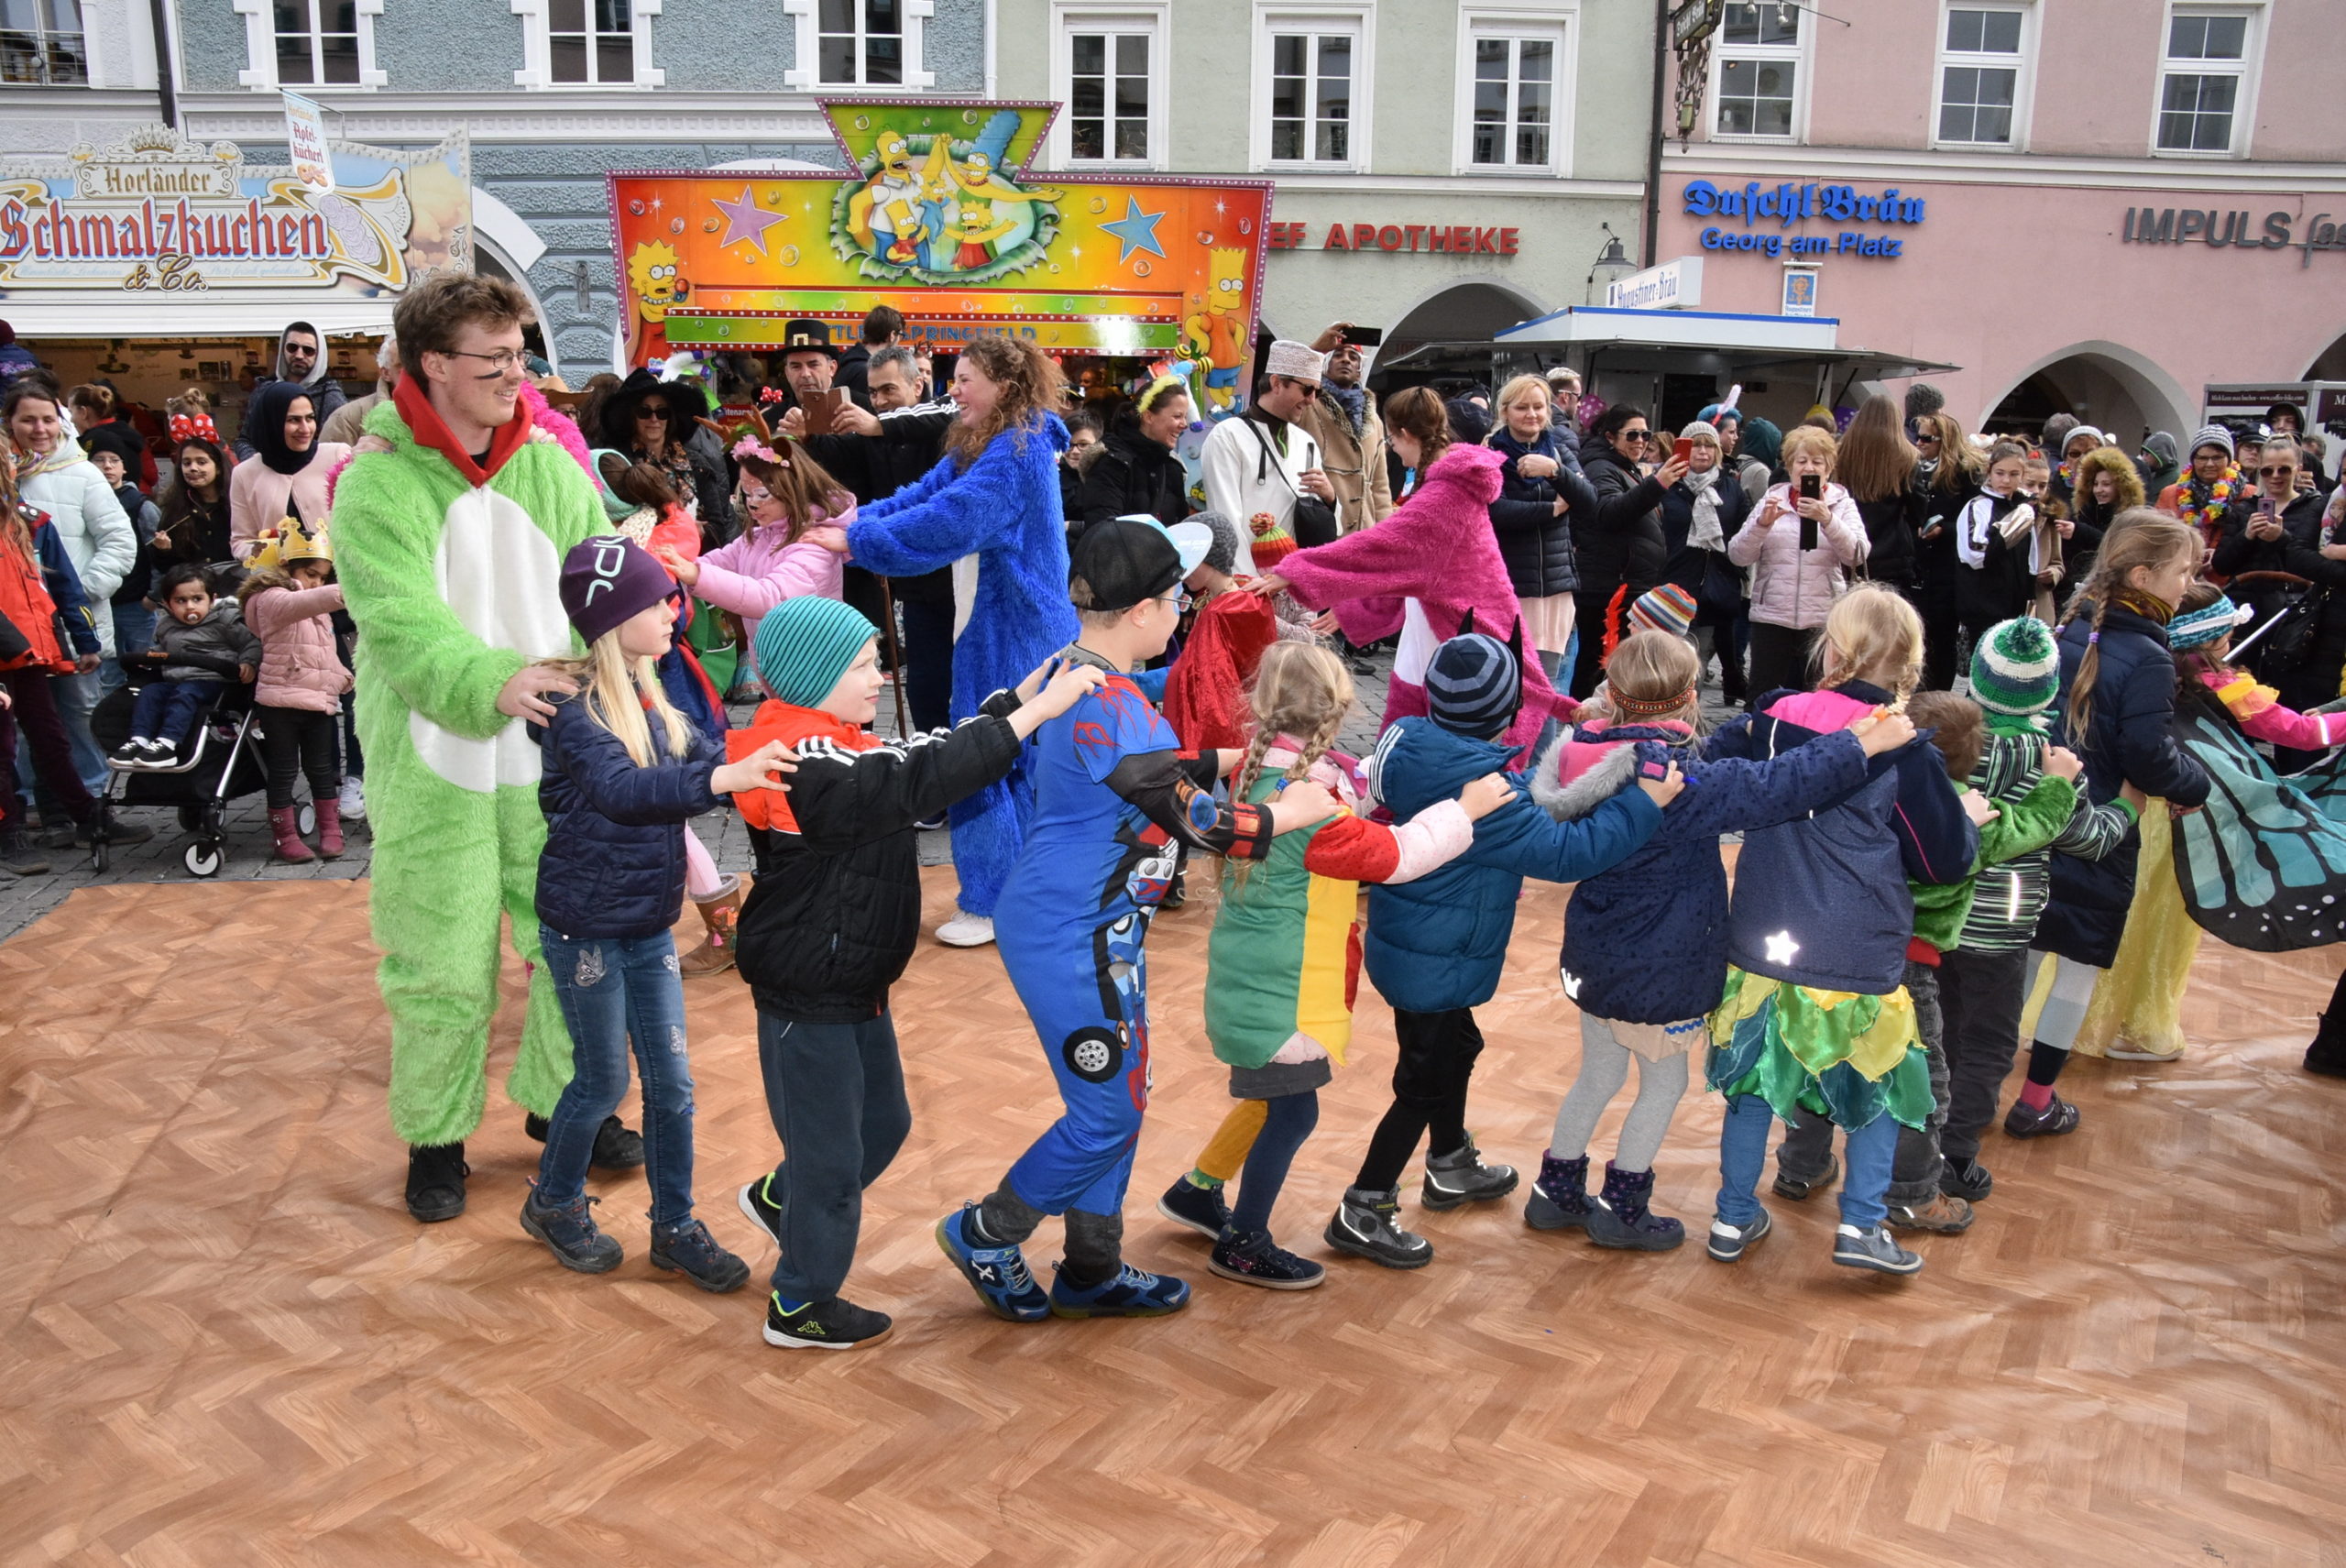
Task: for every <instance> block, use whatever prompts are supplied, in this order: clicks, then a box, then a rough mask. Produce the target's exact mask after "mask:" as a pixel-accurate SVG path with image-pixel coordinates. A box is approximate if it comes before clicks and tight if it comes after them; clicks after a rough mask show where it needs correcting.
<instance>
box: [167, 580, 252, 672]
mask: <svg viewBox="0 0 2346 1568" xmlns="http://www.w3.org/2000/svg"><path fill="white" fill-rule="evenodd" d="M148 652H149V655H150V657H151V656H154V655H159V656H160V659H161V668H162V678H163V679H165V680H167V681H233V680H235V679H236V675H237V666H238V665H240V664H249V665H251V666H252V667H253V668H254V669H255V670H258V669H259V668H260V660H261V646H260V639H259V638H258V637H256V636H254V635H253V634H252V631H251V629H250V628H248V627H247V626H246V625H245V618H244V614H243V612H242V611H241V610H239V609H237V608H236V600H235V599H214V600H213V601H212V609H210V611H209V612H207V613H206V614H205V616H204V618H203V620H199V621H197V622H196V623H195V624H194V625H193V626H190V625H188V624H187V623H186V622H185V621H183V620H180V619H179V618H178V617H177V616H173V615H165V616H163V617H162V618H161V619H160V620H157V621H156V623H155V642H154V646H153V647H152V648H151V649H150V650H148Z"/></svg>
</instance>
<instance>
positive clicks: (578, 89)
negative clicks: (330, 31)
mask: <svg viewBox="0 0 2346 1568" xmlns="http://www.w3.org/2000/svg"><path fill="white" fill-rule="evenodd" d="M377 3H378V4H380V0H377ZM512 3H513V14H514V15H515V16H519V17H521V59H522V61H523V63H522V66H521V70H519V71H515V72H514V73H513V85H515V86H516V87H528V88H531V89H532V90H536V91H543V92H549V93H630V92H639V91H641V90H642V89H644V88H647V87H664V86H666V85H667V83H668V73H667V71H663V70H662V69H661V68H660V67H659V66H656V65H654V64H652V17H654V16H658V15H659V14H660V3H661V0H633V4H632V5H630V7H629V16H628V19H629V21H630V23H632V24H633V27H632V29H631V30H632V32H633V34H634V38H635V80H634V81H633V82H556V81H555V80H554V18H553V16H552V15H551V13H550V12H549V10H548V7H547V4H546V0H512ZM593 3H594V0H587V4H589V5H592V4H593Z"/></svg>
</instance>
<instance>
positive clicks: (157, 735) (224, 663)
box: [107, 563, 260, 771]
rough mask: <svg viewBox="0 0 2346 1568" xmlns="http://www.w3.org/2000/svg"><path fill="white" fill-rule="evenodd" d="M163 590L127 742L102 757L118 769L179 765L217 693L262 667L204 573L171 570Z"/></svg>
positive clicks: (228, 602) (254, 641)
mask: <svg viewBox="0 0 2346 1568" xmlns="http://www.w3.org/2000/svg"><path fill="white" fill-rule="evenodd" d="M161 591H162V596H163V610H164V613H165V619H164V620H161V621H160V622H159V623H158V624H157V626H156V628H155V645H154V646H153V647H152V648H149V649H148V650H147V652H144V653H142V654H140V655H139V656H138V661H137V662H138V663H139V664H140V665H141V666H142V667H144V668H145V669H146V670H148V671H149V672H152V674H151V675H150V678H149V679H148V681H147V682H146V683H145V684H144V685H141V686H140V687H139V690H138V696H137V700H136V701H135V702H134V703H133V704H132V707H131V710H130V739H129V740H126V741H125V742H123V744H122V745H120V746H118V747H116V748H115V751H114V754H113V755H112V756H111V757H109V758H108V759H107V761H108V762H110V763H111V764H112V765H113V766H114V767H115V768H116V769H118V770H119V769H134V770H140V771H146V770H158V771H159V770H161V769H165V768H176V767H178V766H179V765H180V760H181V759H180V752H181V750H182V748H183V747H184V745H185V743H186V741H187V738H188V733H189V731H190V730H192V729H194V728H195V720H196V716H197V715H198V714H199V713H202V712H203V711H204V710H205V709H207V708H210V707H213V706H214V699H215V698H217V696H219V690H218V688H219V687H221V686H223V685H226V684H227V683H228V682H230V681H235V682H236V683H237V684H238V685H250V684H251V682H252V679H253V677H254V676H255V675H256V674H258V673H259V669H260V639H259V638H258V637H255V636H254V635H253V634H252V632H251V631H250V630H247V627H246V625H245V618H244V613H243V611H242V610H240V609H238V608H237V606H236V600H234V599H215V598H213V597H212V588H211V585H210V584H209V583H208V582H207V581H206V579H205V576H204V569H203V567H201V566H198V565H193V564H192V563H191V564H186V565H178V566H173V567H172V568H171V569H170V571H168V572H166V573H164V574H163V582H162V590H161Z"/></svg>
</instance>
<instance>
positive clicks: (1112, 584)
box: [1068, 517, 1205, 613]
mask: <svg viewBox="0 0 2346 1568" xmlns="http://www.w3.org/2000/svg"><path fill="white" fill-rule="evenodd" d="M1204 558H1205V552H1204V551H1203V550H1202V549H1200V550H1198V551H1196V552H1195V554H1194V555H1193V554H1191V553H1190V552H1188V551H1184V550H1183V549H1182V548H1181V546H1180V545H1179V544H1178V543H1175V541H1174V538H1173V536H1172V535H1171V534H1170V533H1168V532H1166V529H1165V525H1164V524H1162V523H1160V522H1158V521H1156V520H1155V519H1153V518H1137V517H1112V518H1110V519H1108V520H1107V521H1104V522H1095V523H1093V524H1092V525H1091V527H1089V528H1087V529H1085V530H1084V531H1083V535H1082V537H1081V538H1080V539H1078V540H1077V541H1076V542H1075V548H1074V549H1073V550H1071V551H1069V572H1068V581H1069V587H1070V590H1072V588H1073V587H1074V585H1076V584H1079V583H1080V584H1081V585H1082V587H1083V588H1084V590H1085V592H1084V593H1083V594H1082V595H1081V596H1080V597H1078V598H1076V601H1075V602H1076V604H1077V606H1078V607H1079V608H1080V609H1093V610H1102V611H1106V612H1111V613H1113V612H1114V611H1118V610H1126V609H1132V608H1133V606H1135V605H1136V604H1140V603H1142V602H1144V601H1146V600H1148V599H1153V598H1160V597H1161V596H1163V594H1164V593H1165V592H1166V590H1168V588H1172V587H1176V586H1178V584H1179V583H1180V581H1181V579H1182V578H1184V577H1186V576H1189V574H1190V573H1191V572H1194V571H1196V570H1197V568H1198V562H1199V561H1200V560H1203V559H1204ZM1086 599H1088V600H1089V601H1090V602H1089V603H1086V602H1085V601H1086Z"/></svg>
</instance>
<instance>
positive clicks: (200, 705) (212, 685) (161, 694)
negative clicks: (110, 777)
mask: <svg viewBox="0 0 2346 1568" xmlns="http://www.w3.org/2000/svg"><path fill="white" fill-rule="evenodd" d="M224 685H227V683H226V682H225V681H164V680H152V681H148V683H147V684H146V685H143V686H140V687H139V688H138V696H137V698H136V699H135V700H134V701H133V702H132V703H131V705H130V734H131V738H132V739H133V740H168V741H170V743H171V744H172V745H174V746H176V745H178V744H179V743H180V742H181V741H182V740H186V739H187V732H188V731H189V730H190V729H193V728H194V727H195V716H196V715H197V714H199V713H201V712H203V709H204V707H205V705H206V704H208V703H210V702H211V701H212V699H213V698H214V697H216V696H219V695H220V689H221V687H223V686H224Z"/></svg>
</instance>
